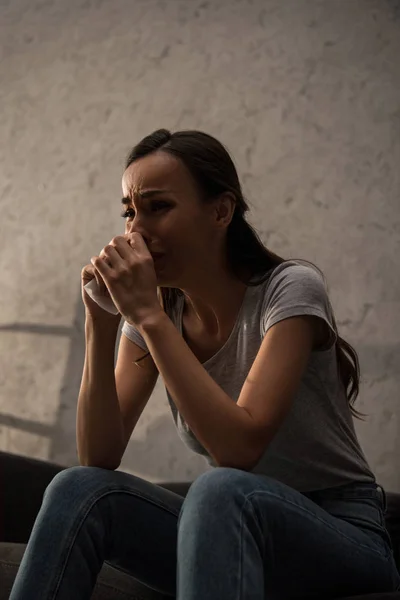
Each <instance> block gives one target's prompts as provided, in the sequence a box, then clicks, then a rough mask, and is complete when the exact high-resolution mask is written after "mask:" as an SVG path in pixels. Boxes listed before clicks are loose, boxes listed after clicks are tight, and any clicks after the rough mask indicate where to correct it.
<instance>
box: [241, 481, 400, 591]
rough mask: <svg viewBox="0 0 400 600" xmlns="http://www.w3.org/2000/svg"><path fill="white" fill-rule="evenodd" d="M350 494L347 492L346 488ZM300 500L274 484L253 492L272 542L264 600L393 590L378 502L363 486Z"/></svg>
mask: <svg viewBox="0 0 400 600" xmlns="http://www.w3.org/2000/svg"><path fill="white" fill-rule="evenodd" d="M350 488H351V486H350ZM350 488H347V490H341V493H338V492H337V491H336V492H335V491H332V493H330V492H331V491H330V490H329V491H326V493H325V492H319V493H317V494H301V493H300V492H297V491H296V490H293V489H292V488H290V487H288V486H285V485H284V484H281V483H279V482H277V481H275V480H267V481H266V482H265V487H264V489H263V488H262V487H258V488H257V490H256V491H255V492H254V497H253V501H252V502H253V504H254V505H255V506H257V507H258V509H259V510H260V513H261V514H262V515H263V517H264V527H265V538H266V539H268V538H270V539H271V538H272V545H273V565H274V568H273V569H271V563H270V562H268V557H267V560H266V563H265V573H266V578H265V581H266V588H267V590H269V592H268V593H269V594H270V595H268V593H267V597H268V598H269V597H271V598H285V599H286V598H299V597H310V598H312V597H317V596H318V595H319V594H323V595H324V598H335V597H340V596H342V595H352V594H354V595H356V594H363V593H372V592H391V591H395V590H396V589H397V586H398V584H399V578H398V573H397V569H396V566H395V563H394V559H393V555H392V551H391V547H390V543H387V540H386V538H385V526H384V519H383V513H382V507H381V502H380V500H379V497H378V493H377V492H376V490H374V489H372V488H371V487H368V484H367V486H365V487H362V486H359V487H358V489H356V488H354V487H353V488H352V489H350Z"/></svg>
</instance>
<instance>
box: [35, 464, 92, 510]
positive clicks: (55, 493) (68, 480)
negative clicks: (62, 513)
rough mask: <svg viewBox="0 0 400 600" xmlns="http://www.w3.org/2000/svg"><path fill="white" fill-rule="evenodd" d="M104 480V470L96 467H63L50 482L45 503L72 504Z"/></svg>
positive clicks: (44, 498)
mask: <svg viewBox="0 0 400 600" xmlns="http://www.w3.org/2000/svg"><path fill="white" fill-rule="evenodd" d="M103 482H104V470H103V469H98V468H96V467H79V466H77V467H69V468H67V469H63V470H62V471H60V472H59V473H57V475H56V476H55V477H53V479H52V480H51V482H50V483H49V485H48V486H47V488H46V490H45V493H44V496H43V503H44V504H46V505H48V504H49V503H51V504H53V503H56V504H57V506H58V507H59V508H61V506H64V505H65V506H66V507H67V508H68V506H70V505H71V503H72V502H73V501H76V499H78V498H83V497H87V496H88V495H91V494H92V493H93V492H94V491H95V490H98V489H99V487H101V485H102V484H103Z"/></svg>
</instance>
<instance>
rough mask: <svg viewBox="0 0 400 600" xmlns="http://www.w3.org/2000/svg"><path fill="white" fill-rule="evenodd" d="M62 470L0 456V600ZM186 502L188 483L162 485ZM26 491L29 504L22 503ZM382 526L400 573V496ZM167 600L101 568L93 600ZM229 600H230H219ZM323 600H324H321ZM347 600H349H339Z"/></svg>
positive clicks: (389, 598) (393, 596)
mask: <svg viewBox="0 0 400 600" xmlns="http://www.w3.org/2000/svg"><path fill="white" fill-rule="evenodd" d="M62 469H63V467H61V466H58V465H55V464H52V463H48V462H44V461H39V460H33V459H29V458H24V457H20V456H14V455H10V454H6V453H4V452H0V600H7V599H8V597H9V593H10V590H11V586H12V582H13V581H14V578H15V575H16V572H17V568H18V564H19V562H20V560H21V557H22V554H23V552H24V548H25V544H26V543H27V541H28V539H29V535H30V532H31V529H32V526H33V523H34V520H35V518H36V515H37V513H38V511H39V508H40V505H41V502H42V496H43V492H44V490H45V488H46V487H47V485H48V484H49V482H50V481H51V480H52V478H53V477H54V476H55V475H56V474H57V473H58V472H59V471H61V470H62ZM159 485H161V486H162V487H165V488H167V489H170V490H172V491H174V492H176V493H178V494H181V495H182V496H185V495H186V493H187V490H188V489H189V486H190V482H184V483H160V484H159ZM28 490H29V503H26V502H25V501H22V499H24V498H26V494H27V491H28ZM386 524H387V528H388V531H389V533H390V536H391V539H392V543H393V550H394V554H395V559H396V563H397V566H398V568H399V569H400V494H394V493H390V492H387V513H386ZM167 598H168V599H169V600H171V597H170V596H164V595H161V594H159V593H157V592H154V591H152V590H150V589H149V588H148V587H146V586H144V585H142V584H140V583H139V582H138V581H136V580H135V579H134V578H133V577H130V576H129V575H126V574H124V573H122V572H120V571H117V570H116V569H113V568H112V567H111V566H108V565H104V566H103V568H102V570H101V572H100V575H99V577H98V580H97V584H96V587H95V590H94V593H93V596H92V600H167ZM221 600H229V599H221ZM321 600H322V599H321ZM342 600H349V599H342ZM352 600H400V591H399V592H394V593H389V594H384V593H383V594H369V595H363V596H353V597H352Z"/></svg>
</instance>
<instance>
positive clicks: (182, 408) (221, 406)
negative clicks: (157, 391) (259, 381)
mask: <svg viewBox="0 0 400 600" xmlns="http://www.w3.org/2000/svg"><path fill="white" fill-rule="evenodd" d="M139 330H140V332H141V334H142V336H143V338H144V339H145V341H146V344H147V347H148V348H149V351H150V353H151V355H152V357H153V360H154V362H155V364H156V366H157V368H158V370H159V372H160V374H161V376H162V378H163V380H164V383H165V385H166V387H167V389H168V391H169V393H170V394H171V397H172V399H173V401H174V403H175V405H176V407H177V409H178V410H179V412H180V413H181V415H182V416H183V418H184V419H185V421H186V423H187V424H188V425H189V427H190V429H191V430H192V431H193V433H194V435H195V436H196V437H197V439H198V440H199V441H200V443H201V444H202V445H203V446H204V447H205V448H206V450H207V451H208V452H209V453H210V455H211V456H212V457H213V458H214V460H215V461H216V463H217V464H218V465H220V466H236V467H237V468H246V466H247V465H248V464H250V463H251V461H252V459H253V456H252V454H251V453H252V447H253V444H252V443H251V442H252V439H251V437H252V435H253V431H254V428H253V426H252V418H251V417H250V415H249V414H248V413H247V412H246V411H245V409H244V408H242V407H240V406H238V405H237V404H236V402H234V400H232V399H231V398H230V397H229V396H228V394H226V393H225V392H224V390H223V389H222V388H221V387H220V386H219V385H218V384H217V383H216V382H215V381H214V380H213V379H212V377H211V376H210V375H209V374H208V373H207V371H206V370H205V369H204V367H203V366H202V364H201V363H200V361H199V360H198V359H197V358H196V357H195V356H194V354H193V352H192V351H191V350H190V348H189V346H188V345H187V344H186V342H185V340H184V339H183V337H182V336H181V335H180V333H179V332H178V330H177V329H176V327H175V325H174V324H173V323H172V321H171V320H170V319H169V317H168V315H166V314H165V313H164V312H160V313H157V314H156V315H154V317H153V318H149V319H147V322H146V323H142V324H141V326H140V327H139ZM239 457H240V458H239Z"/></svg>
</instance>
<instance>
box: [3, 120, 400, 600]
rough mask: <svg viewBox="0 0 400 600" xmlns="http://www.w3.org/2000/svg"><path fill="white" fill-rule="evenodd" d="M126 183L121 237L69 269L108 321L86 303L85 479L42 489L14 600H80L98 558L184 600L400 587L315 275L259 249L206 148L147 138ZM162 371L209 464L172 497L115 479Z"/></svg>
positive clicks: (66, 475)
mask: <svg viewBox="0 0 400 600" xmlns="http://www.w3.org/2000/svg"><path fill="white" fill-rule="evenodd" d="M122 188H123V199H122V203H123V206H124V212H123V217H124V219H125V223H126V225H125V234H124V235H121V236H117V237H115V238H114V239H113V240H112V241H111V242H110V244H108V245H107V246H106V247H105V248H104V249H103V250H102V252H101V253H100V255H99V256H98V257H93V259H92V260H91V264H90V265H88V266H86V267H85V268H84V269H83V271H82V285H83V286H84V285H86V284H87V283H88V282H89V281H90V280H91V279H93V278H94V277H95V278H96V280H97V282H98V285H99V287H100V289H101V290H102V292H103V293H104V294H106V295H107V294H109V295H110V296H111V299H112V300H113V302H114V304H115V306H116V307H117V309H118V311H119V312H118V315H114V314H111V313H109V312H106V311H105V310H103V309H102V308H100V306H99V305H98V304H97V303H96V302H94V301H93V300H92V299H91V298H90V297H89V296H88V294H87V293H86V291H85V290H84V289H83V291H82V293H83V301H84V303H85V307H86V359H85V366H84V371H83V376H82V385H81V390H80V394H79V399H78V410H77V445H78V454H79V460H80V464H81V466H79V467H72V468H69V469H66V470H65V471H63V472H61V473H60V474H58V475H56V477H55V478H54V479H53V480H52V482H51V484H50V485H49V486H48V488H47V490H46V493H45V496H44V500H43V504H42V507H41V510H40V512H39V515H38V517H37V519H36V522H35V526H34V528H33V531H32V534H31V537H30V540H29V544H28V546H27V550H26V552H25V555H24V558H23V560H22V563H21V566H20V569H19V572H18V575H17V578H16V581H15V584H14V587H13V590H12V593H11V600H21V599H25V598H26V599H29V600H35V599H36V598H37V599H40V600H47V599H53V598H57V600H66V599H68V600H69V599H70V598H74V599H75V600H78V599H88V598H90V595H91V592H92V589H93V587H94V584H95V581H96V577H97V575H98V573H99V571H100V569H101V566H102V563H103V561H107V562H109V563H111V564H113V565H115V566H117V567H119V568H121V569H123V570H126V571H129V572H130V573H132V574H133V575H134V576H135V577H136V578H138V579H139V580H141V581H142V582H144V583H146V584H147V585H148V586H150V587H152V588H153V589H156V590H160V591H162V592H164V593H166V594H170V595H171V596H174V595H176V596H177V598H178V599H179V600H204V599H205V598H207V600H222V599H226V600H231V599H233V598H238V599H239V598H240V599H243V600H250V599H251V600H261V599H264V598H267V599H270V598H274V599H275V598H285V599H287V598H300V597H301V598H305V597H323V598H335V597H339V596H343V595H353V594H361V593H364V592H369V593H371V592H377V591H393V590H395V589H396V588H397V586H398V585H399V582H400V578H399V575H398V573H397V570H396V567H395V565H394V561H393V556H392V549H391V545H390V539H389V537H388V534H387V531H386V529H385V524H384V492H383V490H382V488H380V486H378V485H377V484H376V481H375V477H374V474H373V473H372V472H371V469H370V468H369V465H368V464H367V461H366V458H365V456H364V454H363V452H362V450H361V448H360V446H359V443H358V441H357V438H356V433H355V430H354V426H353V422H352V416H351V414H352V413H353V414H354V415H355V416H357V413H356V411H355V410H354V408H353V407H352V406H351V404H352V403H353V402H354V400H355V398H356V396H357V394H358V385H359V371H358V361H357V355H356V353H355V352H354V350H353V349H352V348H351V346H350V345H349V344H347V343H346V342H345V341H344V340H343V339H342V338H340V337H339V335H338V332H337V327H336V323H335V319H334V315H333V312H332V308H331V305H330V302H329V299H328V296H327V292H326V286H325V283H324V280H323V277H322V276H321V273H320V272H319V270H318V269H316V268H314V266H312V265H310V264H304V263H302V262H301V261H298V260H297V261H295V260H289V261H285V260H284V259H282V258H280V257H278V256H276V255H275V254H273V253H272V252H270V251H269V250H267V249H266V248H265V247H264V246H263V244H262V243H261V242H260V240H259V238H258V237H257V235H256V233H255V231H254V230H253V229H252V227H251V226H250V225H249V224H248V223H247V222H246V220H245V218H244V215H245V212H246V211H247V210H248V206H247V204H246V202H245V200H244V198H243V195H242V190H241V186H240V183H239V180H238V176H237V173H236V170H235V167H234V164H233V162H232V160H231V158H230V156H229V154H228V153H227V151H226V150H225V148H224V147H223V146H222V145H221V144H220V143H219V142H218V141H217V140H215V139H214V138H212V137H211V136H209V135H206V134H204V133H201V132H198V131H181V132H177V133H174V134H171V133H170V132H168V131H166V130H158V131H155V132H154V133H153V134H151V135H149V136H147V137H146V138H144V139H143V140H142V141H141V142H140V143H139V144H138V145H137V146H135V148H134V149H133V150H132V152H131V153H130V155H129V157H128V160H127V163H126V168H125V171H124V174H123V179H122ZM121 316H122V317H123V319H124V321H125V322H124V325H123V330H122V331H123V334H122V336H121V341H120V346H119V352H118V359H117V364H116V368H115V371H114V348H115V343H116V337H117V330H118V325H119V322H120V318H121ZM143 351H145V354H143ZM159 374H161V376H162V378H163V380H164V383H165V386H166V389H167V393H168V398H169V402H170V405H171V409H172V414H173V417H174V420H175V423H176V425H177V428H178V432H179V434H180V436H181V438H182V439H183V441H184V442H185V443H186V444H187V445H188V446H189V447H190V448H191V449H193V450H194V451H195V452H198V453H201V454H203V455H204V456H206V457H207V458H208V460H209V462H210V464H211V465H212V466H214V467H215V468H214V469H212V470H210V471H209V472H207V473H204V474H203V475H201V476H200V477H198V478H197V479H196V481H195V482H194V483H193V484H192V486H191V487H190V489H189V492H188V495H187V497H186V498H185V499H183V498H182V497H180V496H178V495H176V494H174V493H172V492H170V491H167V490H165V489H161V488H160V487H159V486H157V485H155V484H152V483H149V482H146V481H144V480H142V479H140V478H138V477H135V476H133V475H128V474H125V473H122V472H117V471H115V469H117V468H118V466H119V465H120V462H121V458H122V456H123V454H124V451H125V448H126V445H127V443H128V440H129V438H130V436H131V434H132V432H133V430H134V428H135V426H136V423H137V422H138V419H139V417H140V415H141V413H142V411H143V409H144V407H145V405H146V403H147V401H148V399H149V397H150V395H151V393H152V391H153V389H154V385H155V382H156V379H157V376H158V375H159ZM160 451H161V452H162V448H160Z"/></svg>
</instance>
